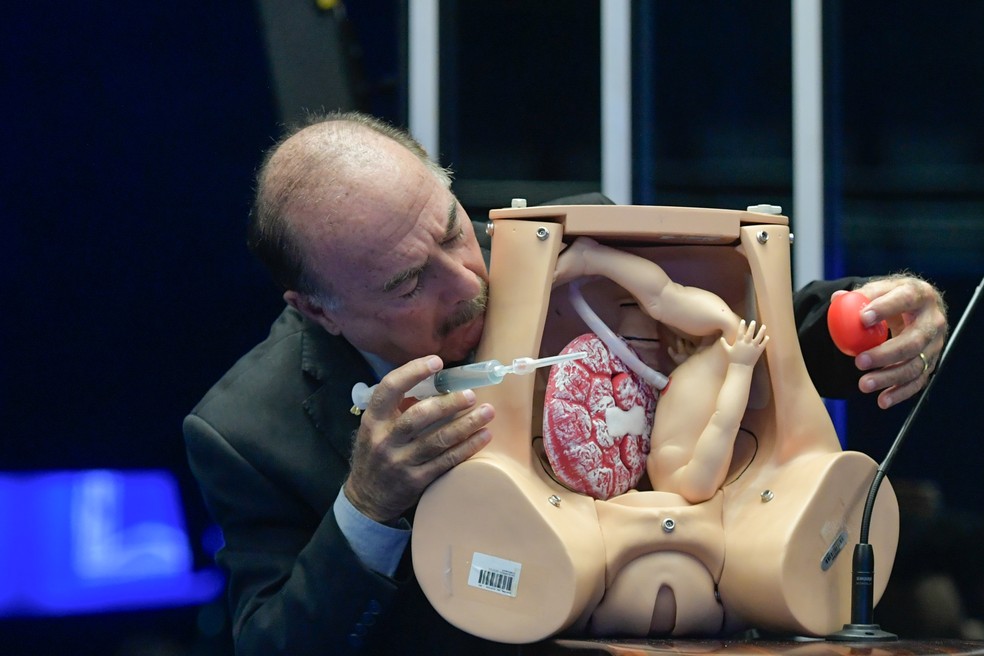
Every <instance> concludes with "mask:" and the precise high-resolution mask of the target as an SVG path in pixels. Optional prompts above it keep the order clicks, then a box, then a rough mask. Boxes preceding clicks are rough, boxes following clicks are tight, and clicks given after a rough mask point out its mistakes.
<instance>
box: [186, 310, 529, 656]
mask: <svg viewBox="0 0 984 656" xmlns="http://www.w3.org/2000/svg"><path fill="white" fill-rule="evenodd" d="M373 378H374V374H373V372H372V370H371V369H370V368H369V367H368V365H367V364H366V362H365V361H364V360H363V358H362V356H361V355H360V354H359V353H358V352H357V351H356V350H355V349H354V348H352V346H350V345H349V344H348V343H347V342H346V341H345V340H344V339H341V338H338V337H334V336H332V335H329V334H328V333H326V332H324V331H323V330H321V329H320V328H319V327H318V326H316V325H313V324H311V323H309V322H307V321H306V320H304V319H303V318H302V317H301V316H300V315H299V314H298V313H297V312H296V311H294V310H293V309H290V308H287V309H285V310H284V311H283V313H282V314H281V315H280V317H279V318H278V319H277V321H276V323H274V325H273V327H272V329H271V331H270V336H269V337H268V338H267V339H266V340H265V341H264V342H262V343H261V344H259V345H258V346H257V347H256V348H254V349H253V350H252V351H250V352H249V353H248V354H246V355H245V356H244V357H243V358H242V359H241V360H240V361H239V362H237V363H236V365H235V366H233V368H232V369H230V370H229V372H228V373H227V374H226V375H225V376H223V377H222V379H221V380H220V381H219V382H218V383H216V385H215V386H214V387H213V388H212V389H211V390H210V391H209V392H208V394H206V396H205V398H203V399H202V401H201V403H199V404H198V405H197V406H196V407H195V409H194V410H193V411H192V413H191V414H190V415H189V416H188V417H187V418H186V419H185V422H184V434H185V442H186V445H187V449H188V456H189V461H190V464H191V468H192V470H193V472H194V474H195V476H196V478H197V479H198V482H199V484H200V486H201V489H202V493H203V495H204V498H205V502H206V505H207V506H208V509H209V511H210V512H211V514H212V516H213V517H214V519H215V520H216V522H217V523H218V524H219V526H221V528H222V531H223V534H224V537H225V546H224V547H223V548H222V550H221V551H220V552H219V555H218V561H219V564H220V565H222V567H223V568H224V569H226V570H227V571H228V573H229V595H230V602H231V604H232V608H233V622H234V624H233V635H234V638H235V641H236V653H237V654H242V655H245V654H264V655H271V654H291V655H292V656H303V655H304V654H348V653H353V654H354V653H359V654H409V653H421V654H470V655H471V654H474V655H480V654H515V653H517V651H518V648H517V647H516V646H513V645H499V644H496V643H491V642H488V641H485V640H481V639H479V638H475V637H473V636H471V635H468V634H466V633H464V632H462V631H459V630H458V629H456V628H454V627H452V626H451V625H450V624H448V623H447V622H445V621H444V620H443V619H442V618H441V617H440V616H439V615H438V614H437V613H436V612H435V611H434V610H433V609H432V608H431V606H430V604H429V603H428V602H427V600H426V598H425V597H424V596H423V593H422V592H421V590H420V587H419V586H418V585H417V583H416V581H415V580H414V579H413V574H412V572H411V571H410V570H411V568H410V567H409V566H408V562H409V559H408V558H407V559H405V561H406V562H405V563H404V565H403V566H401V572H399V573H398V574H397V577H398V578H399V579H400V580H393V579H389V578H387V577H384V576H381V575H379V574H376V573H375V572H372V571H369V570H367V569H366V568H365V567H364V566H363V565H362V564H361V562H360V561H359V559H358V558H357V557H356V555H355V554H354V553H353V552H352V550H351V548H350V547H349V545H348V542H347V541H346V540H345V538H344V536H343V535H342V533H341V531H340V529H339V528H338V524H337V523H336V522H335V514H334V513H333V512H331V507H332V504H333V503H334V501H335V497H336V496H337V495H338V491H339V489H340V488H341V485H342V483H343V482H344V480H345V477H346V476H347V475H348V470H349V467H348V462H349V457H350V455H351V444H352V435H353V432H354V431H355V430H356V429H357V428H358V423H359V420H358V417H356V416H354V415H352V414H351V413H350V412H349V408H350V407H351V405H352V401H351V392H352V386H353V385H354V384H355V383H356V382H358V381H363V382H365V381H371V380H373ZM407 551H408V552H409V549H408V550H407Z"/></svg>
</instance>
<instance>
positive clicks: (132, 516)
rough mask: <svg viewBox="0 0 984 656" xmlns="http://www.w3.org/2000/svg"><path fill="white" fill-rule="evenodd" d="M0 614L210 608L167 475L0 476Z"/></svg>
mask: <svg viewBox="0 0 984 656" xmlns="http://www.w3.org/2000/svg"><path fill="white" fill-rule="evenodd" d="M0 571H2V572H3V573H4V575H3V576H0V616H3V615H67V614H73V613H89V612H100V611H107V610H122V609H132V608H146V607H154V606H175V605H185V604H195V603H202V602H206V601H211V600H213V599H215V597H216V596H217V595H218V594H219V593H220V592H221V590H222V587H223V584H224V582H223V579H222V576H221V575H220V574H219V572H218V571H217V570H205V571H200V572H194V571H193V558H192V553H191V548H190V544H189V540H188V534H187V531H186V530H185V526H184V515H183V513H182V510H181V500H180V496H179V493H178V489H177V485H176V483H175V481H174V479H173V477H172V476H171V475H170V474H169V473H167V472H163V471H139V472H133V471H126V472H122V471H109V470H89V471H81V472H44V473H34V474H5V475H0Z"/></svg>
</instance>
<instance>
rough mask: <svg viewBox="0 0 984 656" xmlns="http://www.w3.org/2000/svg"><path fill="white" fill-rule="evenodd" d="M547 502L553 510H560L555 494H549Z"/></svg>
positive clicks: (558, 498) (558, 500)
mask: <svg viewBox="0 0 984 656" xmlns="http://www.w3.org/2000/svg"><path fill="white" fill-rule="evenodd" d="M547 501H549V502H550V505H551V506H553V507H555V508H560V497H558V496H557V495H556V494H551V495H550V498H548V499H547Z"/></svg>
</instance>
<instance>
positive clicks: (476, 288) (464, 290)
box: [441, 255, 482, 303]
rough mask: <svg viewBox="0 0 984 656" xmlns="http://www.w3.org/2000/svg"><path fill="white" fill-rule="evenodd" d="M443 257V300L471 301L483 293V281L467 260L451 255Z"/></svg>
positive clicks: (453, 301) (452, 301)
mask: <svg viewBox="0 0 984 656" xmlns="http://www.w3.org/2000/svg"><path fill="white" fill-rule="evenodd" d="M441 259H442V262H441V267H442V269H443V271H442V275H441V279H442V281H443V283H444V289H443V291H442V296H443V298H442V300H444V301H446V302H448V303H458V302H460V301H470V300H471V299H473V298H475V297H476V296H478V295H479V294H480V293H481V291H482V281H481V279H480V278H479V276H478V274H477V273H475V272H474V271H473V270H472V269H471V268H470V267H469V266H468V263H467V262H466V261H464V260H459V259H457V258H455V257H452V256H450V255H446V256H445V257H443V258H441Z"/></svg>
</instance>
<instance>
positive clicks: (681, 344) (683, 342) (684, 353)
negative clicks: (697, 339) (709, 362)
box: [666, 337, 699, 367]
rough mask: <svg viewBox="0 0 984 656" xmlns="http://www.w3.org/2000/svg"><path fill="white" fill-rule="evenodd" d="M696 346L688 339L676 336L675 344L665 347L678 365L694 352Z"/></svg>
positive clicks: (696, 348)
mask: <svg viewBox="0 0 984 656" xmlns="http://www.w3.org/2000/svg"><path fill="white" fill-rule="evenodd" d="M698 348H699V346H698V345H697V344H694V343H693V342H692V341H690V340H689V339H684V338H683V337H677V338H676V344H675V346H668V347H666V353H667V355H669V356H670V358H671V359H672V360H673V362H674V363H676V365H677V366H678V367H679V366H680V365H681V364H683V363H684V362H685V361H686V360H687V358H689V357H690V356H691V355H693V354H694V353H696V352H697V350H698Z"/></svg>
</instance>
